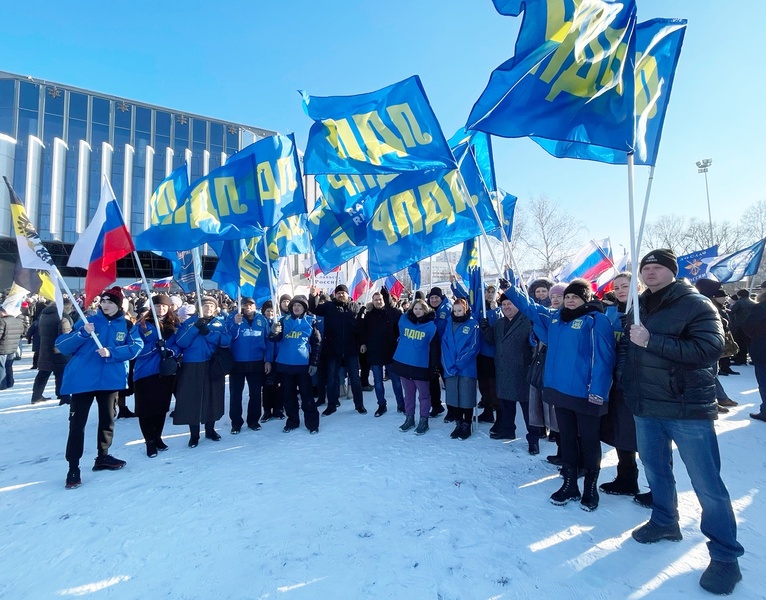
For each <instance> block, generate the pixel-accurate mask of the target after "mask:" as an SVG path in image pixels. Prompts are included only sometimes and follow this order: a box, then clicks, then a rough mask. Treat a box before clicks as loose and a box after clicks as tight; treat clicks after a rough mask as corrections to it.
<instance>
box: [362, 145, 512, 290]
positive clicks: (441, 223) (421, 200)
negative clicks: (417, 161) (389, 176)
mask: <svg viewBox="0 0 766 600" xmlns="http://www.w3.org/2000/svg"><path fill="white" fill-rule="evenodd" d="M461 173H462V174H463V177H464V179H465V182H466V186H467V187H468V189H469V190H471V198H470V201H472V202H473V204H474V205H475V207H476V210H477V212H478V214H479V219H480V220H481V222H482V225H483V226H484V229H485V231H491V230H493V229H496V228H497V227H499V226H500V223H499V221H498V218H497V214H495V210H494V208H492V204H491V202H490V201H489V195H488V194H487V192H486V190H485V189H484V188H483V186H482V185H481V184H480V183H479V182H480V179H481V176H480V175H479V172H478V168H477V167H476V162H475V160H474V159H473V154H472V153H470V152H469V153H467V155H466V158H465V159H464V160H463V163H462V165H461ZM474 191H478V192H479V193H478V194H474ZM468 201H469V200H468V199H467V198H466V196H465V195H464V193H463V190H462V189H461V185H460V180H459V176H458V171H457V170H452V171H443V170H441V171H428V172H426V173H402V174H400V175H399V176H398V177H397V178H396V179H395V180H394V181H392V182H391V183H389V184H388V185H387V186H386V187H385V188H384V189H383V190H382V191H381V192H380V193H379V194H378V196H377V197H376V201H375V205H376V208H375V212H374V214H373V215H371V216H370V218H369V220H368V225H367V247H368V251H369V271H370V277H371V278H372V279H373V280H374V279H380V278H382V277H385V276H387V275H390V274H391V273H396V272H397V271H400V270H402V269H404V268H405V267H407V266H408V265H410V264H412V263H413V262H416V261H419V260H421V259H423V258H426V257H428V256H432V255H434V254H436V253H438V252H441V251H442V250H445V249H447V248H450V247H452V246H455V245H457V244H459V243H460V242H463V241H465V240H467V239H470V238H473V237H476V236H477V235H480V234H481V229H480V227H479V225H478V224H477V222H476V219H475V217H474V214H473V211H472V209H471V206H470V205H469V204H468Z"/></svg>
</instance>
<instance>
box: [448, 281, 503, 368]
mask: <svg viewBox="0 0 766 600" xmlns="http://www.w3.org/2000/svg"><path fill="white" fill-rule="evenodd" d="M450 287H451V288H452V293H453V294H454V295H455V297H457V298H463V299H465V300H466V301H467V302H469V305H470V298H469V295H468V290H466V289H465V286H464V285H463V284H462V283H461V282H460V281H455V282H454V283H453V284H452V285H451V286H450ZM484 304H485V306H486V309H487V310H486V312H487V321H489V326H490V327H492V326H493V325H494V324H495V323H496V322H497V320H498V319H499V318H500V317H502V316H503V313H502V312H501V311H500V307H499V306H496V307H495V308H491V307H490V306H489V302H487V301H486V300H484ZM474 318H476V319H479V318H483V314H481V315H474ZM479 354H481V355H482V356H488V357H489V358H494V357H495V347H494V346H493V345H492V344H488V343H487V341H486V340H485V339H484V336H483V335H480V336H479Z"/></svg>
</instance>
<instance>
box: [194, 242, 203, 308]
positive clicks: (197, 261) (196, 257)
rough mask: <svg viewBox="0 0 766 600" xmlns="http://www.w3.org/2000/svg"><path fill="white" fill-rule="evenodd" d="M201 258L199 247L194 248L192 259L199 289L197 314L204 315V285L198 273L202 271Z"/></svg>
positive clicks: (196, 287) (197, 288)
mask: <svg viewBox="0 0 766 600" xmlns="http://www.w3.org/2000/svg"><path fill="white" fill-rule="evenodd" d="M201 260H202V259H201V258H200V255H199V248H194V249H193V250H192V261H194V287H195V289H196V290H197V310H199V313H197V314H198V315H199V316H200V317H201V316H202V285H201V284H200V280H199V275H198V273H200V272H201V271H202V265H201Z"/></svg>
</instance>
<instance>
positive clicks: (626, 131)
mask: <svg viewBox="0 0 766 600" xmlns="http://www.w3.org/2000/svg"><path fill="white" fill-rule="evenodd" d="M504 4H507V3H504ZM540 18H545V14H541V13H534V14H525V16H524V21H523V23H522V30H523V29H524V28H526V27H533V28H534V29H535V30H536V31H540V30H541V29H542V27H543V25H542V24H541V23H537V22H534V21H535V19H540ZM564 18H567V15H564ZM554 20H555V19H554ZM543 23H545V26H546V27H547V25H548V22H547V21H544V22H543ZM635 27H636V5H635V1H634V0H625V1H620V0H598V2H582V3H579V4H576V5H575V7H574V13H573V15H572V18H571V19H570V20H566V21H565V22H564V25H563V27H561V28H560V29H559V30H558V31H554V32H551V31H549V30H547V29H546V35H545V36H544V37H545V41H543V42H542V43H540V45H538V46H537V47H536V48H535V49H534V50H531V51H529V53H528V54H526V55H524V56H519V57H516V56H515V57H513V58H511V59H510V60H508V61H506V62H505V63H504V64H502V65H501V66H500V67H498V68H497V69H496V70H495V71H494V72H493V73H492V75H491V77H490V81H489V83H488V84H487V87H486V89H485V90H484V92H483V93H482V95H481V97H480V98H479V99H478V101H477V102H476V104H475V105H474V107H473V109H472V110H471V114H470V116H469V117H468V123H467V125H466V127H467V128H468V129H478V130H480V131H485V132H487V133H491V134H493V135H499V136H502V137H531V136H534V137H535V138H544V139H547V140H556V141H566V142H579V143H584V144H592V145H596V146H603V147H606V148H613V149H615V150H619V151H621V152H625V153H627V152H631V151H633V149H634V147H635V131H634V114H635V92H634V88H635V83H634V77H633V73H634V71H635V68H634V67H635ZM520 37H521V36H520Z"/></svg>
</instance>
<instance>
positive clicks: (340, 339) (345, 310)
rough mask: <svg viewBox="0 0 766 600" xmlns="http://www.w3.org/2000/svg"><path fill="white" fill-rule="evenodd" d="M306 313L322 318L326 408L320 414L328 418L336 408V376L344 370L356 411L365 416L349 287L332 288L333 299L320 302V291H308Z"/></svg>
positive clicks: (354, 304)
mask: <svg viewBox="0 0 766 600" xmlns="http://www.w3.org/2000/svg"><path fill="white" fill-rule="evenodd" d="M309 310H310V311H311V312H312V313H314V314H315V315H317V316H319V317H324V333H323V343H322V345H323V346H324V348H325V350H326V352H327V408H326V409H325V410H324V412H323V413H322V414H323V415H325V416H327V415H331V414H332V413H334V412H335V411H336V410H337V407H338V406H339V404H340V403H339V401H338V397H339V396H340V393H339V392H340V381H339V377H338V373H339V371H340V368H341V367H346V371H347V372H348V379H349V382H350V384H351V391H352V392H353V394H354V406H355V407H356V411H357V412H358V413H361V414H363V415H364V414H367V409H366V408H365V407H364V399H363V398H362V381H361V379H360V378H359V346H360V344H359V336H358V332H357V321H356V315H357V313H358V312H359V305H358V304H356V303H355V302H352V301H351V298H350V297H349V295H348V288H347V287H346V286H345V285H343V284H341V285H339V286H337V287H336V288H335V292H334V294H333V299H332V301H330V302H325V303H324V304H320V303H319V291H318V290H317V288H316V286H313V287H312V288H311V295H310V296H309Z"/></svg>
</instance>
